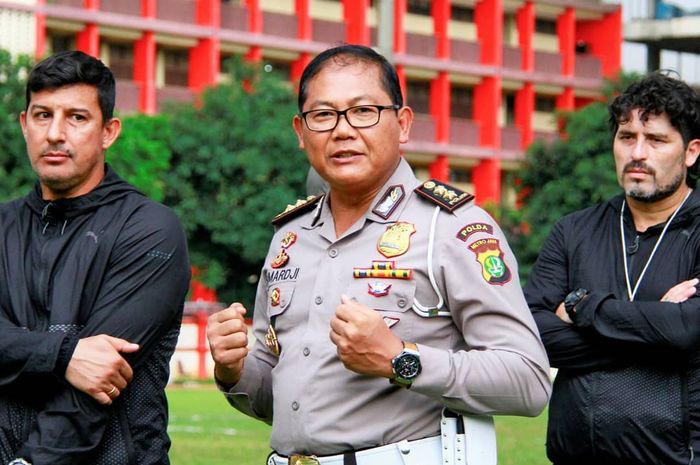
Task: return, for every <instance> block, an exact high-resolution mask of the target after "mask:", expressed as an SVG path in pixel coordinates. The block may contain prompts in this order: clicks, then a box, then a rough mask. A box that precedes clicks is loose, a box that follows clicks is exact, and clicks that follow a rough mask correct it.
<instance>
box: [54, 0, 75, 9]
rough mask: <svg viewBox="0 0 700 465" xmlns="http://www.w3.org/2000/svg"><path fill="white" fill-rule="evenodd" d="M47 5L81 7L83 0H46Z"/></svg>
mask: <svg viewBox="0 0 700 465" xmlns="http://www.w3.org/2000/svg"><path fill="white" fill-rule="evenodd" d="M46 3H47V4H48V5H61V6H72V7H75V8H82V7H83V0H47V1H46Z"/></svg>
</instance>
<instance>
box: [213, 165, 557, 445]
mask: <svg viewBox="0 0 700 465" xmlns="http://www.w3.org/2000/svg"><path fill="white" fill-rule="evenodd" d="M419 185H420V182H419V181H418V180H417V179H416V178H415V176H414V175H413V172H412V170H411V168H410V166H409V165H408V164H407V163H406V161H405V160H403V159H402V160H401V162H400V164H399V165H398V167H397V169H396V171H395V172H394V173H393V175H392V176H391V178H390V179H389V180H388V181H387V183H386V184H385V186H384V187H382V189H380V191H379V194H378V196H377V199H376V200H375V201H374V202H373V203H372V207H371V208H372V209H374V210H375V211H371V210H370V211H368V212H367V214H366V215H365V216H364V217H363V218H360V219H359V220H358V221H357V222H356V223H355V224H354V225H353V226H352V227H351V228H349V229H348V230H347V231H346V232H345V233H344V234H343V235H342V236H341V237H336V234H335V228H334V222H333V218H332V216H331V212H330V208H329V205H328V198H325V199H323V200H322V201H320V202H319V204H318V205H317V207H316V209H315V210H312V211H310V212H307V213H304V214H301V215H299V216H297V217H296V218H293V219H291V220H290V221H288V222H287V223H284V224H282V225H281V227H280V228H279V230H278V231H277V233H276V234H275V236H274V237H273V239H272V243H271V247H270V250H269V252H268V255H267V258H266V261H265V266H264V269H263V271H262V273H261V279H260V283H259V286H258V292H257V298H256V303H255V315H254V324H253V329H254V334H255V339H256V342H255V344H254V345H253V348H252V350H251V352H250V353H249V354H248V356H247V357H246V359H245V365H244V370H243V375H242V378H241V380H240V381H239V382H238V384H236V385H235V386H234V387H233V388H231V389H230V391H229V392H227V393H226V396H227V398H228V400H229V402H230V403H231V404H232V405H233V406H234V407H236V408H237V409H239V410H241V411H243V412H245V413H247V414H249V415H252V416H255V417H258V418H260V419H262V420H265V421H267V422H271V423H272V436H271V446H272V448H273V449H275V450H276V451H277V452H278V453H280V454H284V455H290V454H292V453H303V454H317V455H331V454H337V453H340V452H343V451H347V450H353V449H354V450H357V449H364V448H369V447H375V446H379V445H384V444H388V443H392V442H397V441H401V440H404V439H409V440H412V439H419V438H423V437H429V436H434V435H436V434H438V433H439V431H440V427H439V419H440V414H441V409H442V408H443V406H447V407H449V408H451V409H454V410H457V411H461V412H467V413H481V414H492V413H502V414H516V415H523V414H524V415H536V414H538V413H539V412H540V411H541V410H542V409H543V408H544V405H545V404H546V402H547V400H548V397H549V392H550V381H549V366H548V362H547V358H546V355H545V352H544V349H543V347H542V343H541V342H540V339H539V336H538V333H537V330H536V328H535V325H534V322H533V320H532V317H531V314H530V311H529V309H528V307H527V305H526V303H525V300H524V298H523V294H522V291H521V287H520V283H519V281H518V271H517V264H516V261H515V258H514V257H513V253H512V252H511V250H510V248H509V247H508V244H507V243H506V240H505V238H504V237H503V234H502V232H501V231H500V230H499V229H498V226H497V225H496V224H495V222H494V221H493V219H492V218H491V217H490V216H489V215H488V214H486V213H485V212H484V211H483V210H481V209H480V208H478V207H476V206H474V205H472V204H467V205H463V206H461V207H459V208H458V209H456V210H454V211H453V212H448V211H445V210H441V211H439V212H438V214H437V221H436V223H435V243H434V247H433V251H432V260H433V274H434V277H435V282H436V285H437V287H438V290H439V292H440V294H441V295H442V296H443V297H444V305H443V308H442V309H441V310H442V312H444V314H443V313H442V312H441V314H440V315H435V316H428V314H427V313H423V314H421V313H420V312H418V311H416V310H414V307H416V302H418V305H422V306H423V307H431V306H435V305H436V303H437V302H438V300H439V297H438V295H437V293H436V292H435V290H434V289H433V286H432V285H431V282H430V278H429V273H428V252H429V247H428V242H429V241H428V239H429V234H430V230H431V220H432V218H433V215H434V213H435V209H436V208H438V207H437V206H436V205H435V204H434V203H432V202H430V201H428V200H426V199H423V198H420V197H419V196H418V195H417V194H416V193H415V192H414V191H413V189H414V188H416V187H417V186H419ZM393 186H401V190H402V191H403V193H404V195H403V196H402V197H400V198H399V199H398V200H397V201H396V202H395V205H393V209H389V210H390V212H388V211H387V209H384V210H381V213H382V214H383V215H384V216H387V217H386V218H384V217H383V216H381V215H380V214H379V213H378V212H377V208H376V205H378V204H380V203H381V202H382V200H383V199H384V197H385V196H386V195H387V192H388V191H389V190H390V189H391V188H392V187H393ZM387 213H388V214H387ZM397 222H405V223H410V224H411V225H413V227H414V228H415V232H414V233H412V234H410V237H409V238H408V246H407V248H406V250H405V251H404V252H403V253H401V254H400V255H397V256H392V257H391V258H387V257H385V256H383V255H382V253H380V250H379V248H378V240H379V239H380V237H382V235H383V234H384V233H385V231H386V230H387V228H389V227H391V226H392V225H394V224H396V223H397ZM470 224H471V225H474V224H480V225H490V228H492V229H491V230H489V228H486V229H487V230H489V231H490V232H486V231H482V230H480V229H479V228H471V229H473V230H475V231H476V232H473V231H472V232H470V233H469V234H462V238H461V239H460V236H459V234H458V233H459V232H460V231H461V230H462V229H464V228H465V226H468V225H470ZM470 231H471V230H470ZM290 232H291V233H293V234H295V235H296V239H295V241H294V242H293V243H292V244H291V245H289V244H288V242H284V241H282V239H283V238H284V237H285V236H288V235H289V233H290ZM465 235H466V236H467V240H464V236H465ZM404 239H405V237H404ZM480 239H489V240H494V239H495V240H496V241H497V243H496V244H497V249H498V250H497V252H501V257H502V261H501V262H500V263H504V264H505V265H506V267H507V268H508V269H507V271H509V273H510V279H509V280H508V281H507V282H499V283H494V282H489V281H488V279H487V278H489V277H491V275H489V274H488V273H489V272H488V271H487V269H486V265H482V263H486V262H487V259H486V258H484V257H485V256H481V257H480V258H481V260H482V261H481V262H480V261H478V260H477V258H479V257H478V256H477V252H476V251H474V250H472V249H470V244H474V243H476V242H477V241H479V240H480ZM492 243H493V241H492ZM283 245H284V246H285V251H286V253H287V255H288V256H289V260H288V261H287V263H286V264H285V265H284V266H283V267H279V268H273V267H272V266H271V263H272V260H273V258H274V257H275V256H277V255H278V253H279V252H280V251H281V250H282V248H283ZM477 245H478V244H477ZM373 262H379V263H381V265H380V266H384V267H386V266H389V267H392V268H393V269H399V270H411V276H410V279H388V278H356V277H354V276H353V270H354V269H355V268H362V269H371V268H372V267H373ZM495 263H498V260H495ZM492 271H493V270H492ZM501 271H502V270H501ZM499 276H502V274H499ZM387 286H390V287H387ZM341 294H347V295H349V296H350V297H353V298H355V299H356V300H357V301H359V302H360V303H362V304H365V305H367V306H369V307H371V308H374V309H375V310H376V311H377V312H379V313H380V314H381V315H382V316H383V317H384V320H385V322H386V323H387V325H389V326H390V328H391V330H392V331H393V332H394V333H395V334H396V335H397V336H398V337H399V338H401V339H402V340H405V341H411V342H415V343H417V345H418V349H419V352H420V358H421V363H422V366H423V371H422V373H421V374H420V376H418V378H417V379H416V380H415V381H414V383H413V385H412V386H411V388H410V389H405V388H402V387H399V386H395V385H392V384H390V383H389V381H388V379H386V378H378V377H371V376H365V375H360V374H357V373H354V372H352V371H350V370H348V369H346V368H345V367H344V366H343V364H342V363H341V362H340V360H339V358H338V355H337V353H336V347H335V345H334V344H333V343H332V342H331V340H330V337H329V333H330V320H331V318H332V317H333V316H334V314H335V311H336V307H337V306H338V305H339V304H340V296H341ZM271 296H274V298H271ZM271 321H273V322H274V328H275V331H276V333H277V337H278V340H279V344H280V348H281V353H280V355H279V357H278V356H276V355H274V354H273V353H272V352H271V351H270V350H269V349H268V348H267V346H266V345H265V341H264V338H265V335H266V333H267V331H268V326H269V325H270V322H271ZM273 412H274V414H273Z"/></svg>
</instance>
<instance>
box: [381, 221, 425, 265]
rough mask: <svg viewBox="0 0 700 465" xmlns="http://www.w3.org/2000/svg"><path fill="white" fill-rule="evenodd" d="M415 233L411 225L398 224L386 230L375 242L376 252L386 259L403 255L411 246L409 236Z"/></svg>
mask: <svg viewBox="0 0 700 465" xmlns="http://www.w3.org/2000/svg"><path fill="white" fill-rule="evenodd" d="M414 232H416V228H415V226H413V224H411V223H404V222H398V223H396V224H393V225H391V226H389V227H387V228H386V231H384V234H382V237H380V238H379V240H378V241H377V250H378V251H379V253H380V254H382V255H384V256H385V257H386V258H392V257H397V256H399V255H403V254H405V253H406V251H407V250H408V248H409V246H410V245H411V235H412V234H413V233H414Z"/></svg>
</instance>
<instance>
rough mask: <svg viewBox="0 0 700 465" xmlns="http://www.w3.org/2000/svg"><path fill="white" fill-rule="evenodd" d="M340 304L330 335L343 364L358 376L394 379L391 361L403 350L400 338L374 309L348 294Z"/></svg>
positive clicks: (332, 322) (341, 298)
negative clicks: (358, 374)
mask: <svg viewBox="0 0 700 465" xmlns="http://www.w3.org/2000/svg"><path fill="white" fill-rule="evenodd" d="M340 301H341V304H340V305H338V308H336V310H335V316H334V317H333V319H331V332H330V337H331V341H332V342H333V344H335V345H336V347H337V348H338V357H339V358H340V361H341V362H343V365H345V367H346V368H347V369H349V370H352V371H354V372H356V373H360V374H363V375H370V376H384V377H386V378H391V377H393V376H394V373H393V370H392V368H391V360H392V359H393V358H394V357H395V356H397V355H398V354H399V353H400V352H401V350H403V343H402V342H401V339H399V338H398V337H396V335H395V334H394V333H392V332H391V330H390V329H389V327H388V326H387V325H386V323H385V322H384V319H383V318H382V317H381V315H380V314H379V313H378V312H376V311H375V310H373V309H371V308H369V307H367V306H366V305H362V304H360V303H358V302H356V301H354V300H352V299H350V297H348V296H346V295H342V296H341V297H340Z"/></svg>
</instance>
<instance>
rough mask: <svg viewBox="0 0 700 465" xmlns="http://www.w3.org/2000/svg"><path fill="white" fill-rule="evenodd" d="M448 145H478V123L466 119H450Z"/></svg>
mask: <svg viewBox="0 0 700 465" xmlns="http://www.w3.org/2000/svg"><path fill="white" fill-rule="evenodd" d="M450 144H454V145H471V146H477V145H479V123H477V122H475V121H473V120H470V119H466V118H454V117H453V118H450Z"/></svg>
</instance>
